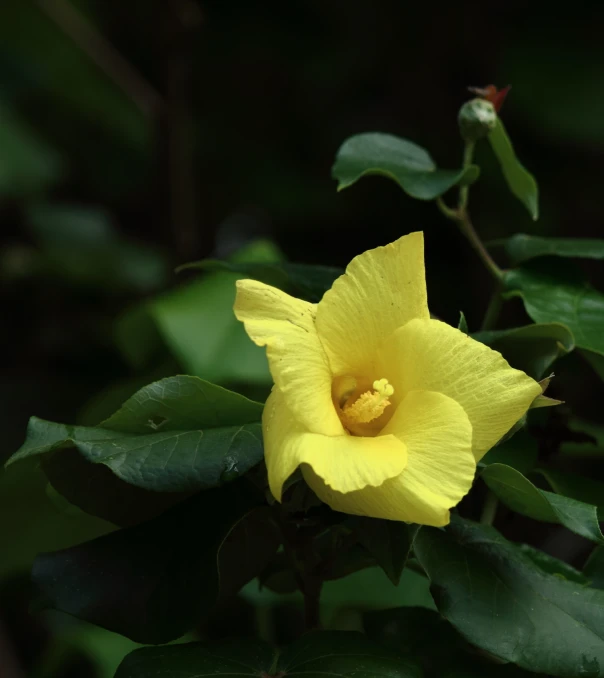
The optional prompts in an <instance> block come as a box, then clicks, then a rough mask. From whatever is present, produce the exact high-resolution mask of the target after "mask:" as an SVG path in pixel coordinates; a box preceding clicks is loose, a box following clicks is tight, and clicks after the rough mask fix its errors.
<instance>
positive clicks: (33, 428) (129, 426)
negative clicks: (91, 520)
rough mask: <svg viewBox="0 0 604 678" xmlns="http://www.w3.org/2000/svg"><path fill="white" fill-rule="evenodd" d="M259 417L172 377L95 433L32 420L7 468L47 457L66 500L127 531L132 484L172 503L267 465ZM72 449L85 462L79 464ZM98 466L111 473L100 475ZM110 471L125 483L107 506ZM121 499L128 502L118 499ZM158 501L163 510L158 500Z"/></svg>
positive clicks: (235, 399)
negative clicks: (260, 464) (126, 508)
mask: <svg viewBox="0 0 604 678" xmlns="http://www.w3.org/2000/svg"><path fill="white" fill-rule="evenodd" d="M261 415H262V405H260V404H259V403H255V402H252V401H251V400H248V399H247V398H244V397H243V396H241V395H239V394H237V393H233V392H231V391H227V390H226V389H223V388H221V387H220V386H216V385H214V384H209V383H207V382H204V381H202V380H201V379H198V378H197V377H186V376H181V377H169V378H167V379H162V380H160V381H157V382H155V383H153V384H150V385H149V386H145V387H144V388H142V389H141V390H140V391H138V392H137V393H135V394H134V395H133V396H132V397H131V398H130V399H129V400H127V401H126V403H125V404H124V405H123V406H122V407H121V409H119V410H118V411H117V412H116V413H115V414H113V415H112V416H111V417H109V419H107V420H105V421H104V422H103V423H102V424H101V425H99V426H97V427H86V426H65V425H63V424H55V423H52V422H46V421H43V420H41V419H37V418H36V417H32V419H31V420H30V423H29V426H28V432H27V439H26V441H25V443H24V444H23V446H22V447H21V449H20V450H19V451H17V452H16V453H15V454H14V455H13V456H12V457H11V458H10V459H9V461H8V462H7V463H9V464H11V463H14V462H17V461H19V460H22V459H28V458H32V457H40V456H42V458H43V466H44V468H45V471H46V472H47V475H48V476H49V478H50V479H51V482H53V484H55V487H57V489H58V490H59V491H60V492H61V493H62V494H64V496H66V498H67V499H69V500H70V501H72V502H73V503H75V504H76V505H78V506H80V507H81V508H83V509H84V510H86V511H90V512H92V513H94V514H95V515H99V516H101V517H106V518H109V519H111V520H116V518H117V520H116V522H118V524H123V521H124V520H128V516H127V514H126V513H125V512H124V511H122V504H123V503H124V502H125V503H127V504H130V505H132V503H133V502H132V501H130V502H128V497H132V494H131V492H130V489H129V487H128V486H129V485H132V486H134V487H135V488H140V489H142V490H151V491H153V492H154V493H158V492H161V493H171V494H172V495H173V496H172V497H168V500H169V502H170V503H173V502H174V500H175V498H178V493H190V492H192V491H195V490H200V489H207V488H211V487H216V486H218V485H221V484H223V483H226V482H230V481H232V480H235V479H236V478H238V477H239V476H241V475H243V474H245V473H246V472H247V471H248V470H249V469H250V468H252V467H253V466H255V465H256V464H257V463H258V462H259V461H261V460H262V456H263V448H262V432H261V425H260V423H259V421H260V417H261ZM70 447H72V448H75V450H77V452H78V453H79V455H78V456H79V457H80V459H78V458H77V457H76V459H75V461H74V457H73V455H69V449H66V448H70ZM66 453H67V455H66ZM82 459H83V460H84V463H81V462H82ZM78 461H79V462H80V464H79V465H78ZM99 466H102V467H106V468H103V469H102V470H100V472H99V471H97V470H96V467H99ZM107 469H109V470H110V471H111V472H112V473H113V474H114V475H115V476H117V478H118V480H120V481H122V483H123V484H120V485H117V486H116V485H113V489H114V490H115V494H114V496H112V497H111V502H110V504H109V505H108V504H107V498H108V497H107V494H108V493H107V487H105V483H104V479H106V478H107V475H108V474H107ZM66 471H67V474H66ZM99 474H100V475H99ZM55 481H57V482H55ZM125 484H127V485H125ZM93 490H94V491H93ZM109 494H111V493H109ZM120 494H124V495H125V497H124V501H119V500H118V499H119V497H120ZM180 498H182V496H180ZM158 501H159V503H160V504H162V503H163V499H162V497H161V496H160V497H158ZM112 507H113V508H112ZM163 508H165V505H162V509H163ZM108 509H109V510H112V511H113V513H112V514H111V517H109V516H107V514H106V513H105V511H106V510H108Z"/></svg>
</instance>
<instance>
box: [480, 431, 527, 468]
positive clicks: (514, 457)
mask: <svg viewBox="0 0 604 678" xmlns="http://www.w3.org/2000/svg"><path fill="white" fill-rule="evenodd" d="M538 456H539V451H538V449H537V442H536V441H535V439H534V438H532V437H531V436H530V435H529V434H528V433H527V432H526V431H518V432H517V433H516V434H515V435H514V436H513V438H509V439H508V440H506V441H505V442H502V443H501V444H498V445H496V446H495V447H492V448H491V449H490V450H489V451H488V452H487V453H486V455H485V456H484V457H483V458H482V459H481V463H483V464H486V465H488V464H505V465H506V466H511V467H512V468H515V469H516V470H517V471H520V473H528V472H529V471H532V470H533V469H534V468H535V466H536V464H537V458H538Z"/></svg>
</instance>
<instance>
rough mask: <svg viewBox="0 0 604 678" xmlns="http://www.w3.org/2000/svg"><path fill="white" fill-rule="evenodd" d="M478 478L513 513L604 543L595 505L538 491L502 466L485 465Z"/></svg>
mask: <svg viewBox="0 0 604 678" xmlns="http://www.w3.org/2000/svg"><path fill="white" fill-rule="evenodd" d="M481 477H482V479H483V480H484V481H485V482H486V484H487V485H488V486H489V488H490V489H491V490H492V491H493V492H494V493H495V494H496V495H497V496H498V497H499V499H501V501H502V502H503V503H504V504H505V505H506V506H508V507H509V508H511V509H512V510H513V511H516V512H517V513H521V514H522V515H524V516H528V517H529V518H533V519H535V520H542V521H544V522H547V523H558V524H560V525H564V527H566V528H568V529H569V530H571V531H572V532H575V533H576V534H579V535H581V536H582V537H585V538H586V539H591V540H592V541H595V542H599V543H604V536H603V535H602V532H601V531H600V526H599V524H598V514H597V509H596V507H595V506H592V505H590V504H585V503H583V502H580V501H576V500H574V499H569V498H568V497H564V496H561V495H558V494H553V493H552V492H546V491H544V490H539V489H538V488H537V487H535V486H534V485H533V483H531V481H530V480H528V478H525V477H524V476H523V475H522V473H520V472H519V471H516V470H515V469H513V468H511V467H510V466H505V465H504V464H491V465H490V466H487V467H486V468H485V469H484V471H483V472H482V473H481Z"/></svg>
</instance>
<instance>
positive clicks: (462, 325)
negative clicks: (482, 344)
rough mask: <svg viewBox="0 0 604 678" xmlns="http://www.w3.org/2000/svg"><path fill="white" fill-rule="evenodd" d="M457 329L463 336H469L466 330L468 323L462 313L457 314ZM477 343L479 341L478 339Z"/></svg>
mask: <svg viewBox="0 0 604 678" xmlns="http://www.w3.org/2000/svg"><path fill="white" fill-rule="evenodd" d="M457 329H458V330H460V331H461V332H463V333H464V334H470V332H469V330H468V321H467V320H466V316H465V315H464V313H463V311H460V312H459V322H458V323H457ZM478 341H480V339H479V340H478Z"/></svg>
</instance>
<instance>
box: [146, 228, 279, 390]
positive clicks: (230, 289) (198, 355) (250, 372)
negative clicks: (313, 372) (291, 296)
mask: <svg viewBox="0 0 604 678" xmlns="http://www.w3.org/2000/svg"><path fill="white" fill-rule="evenodd" d="M279 258H280V255H279V253H278V251H277V250H276V248H275V246H274V245H273V244H272V243H270V242H267V241H262V240H260V241H256V242H253V243H251V244H250V245H248V246H247V247H246V248H244V249H242V250H240V251H239V252H237V253H236V255H234V256H233V259H232V261H233V263H234V264H238V263H244V262H248V263H249V262H256V263H261V264H270V263H271V262H275V261H279ZM242 277H243V276H242V275H240V274H235V273H231V272H226V271H223V272H216V273H212V274H210V275H207V276H205V277H204V278H203V279H199V280H193V281H191V282H189V283H186V284H184V285H182V286H180V287H178V288H176V289H173V290H170V292H167V293H166V294H163V295H162V296H160V297H159V298H157V299H155V300H154V301H152V302H150V303H149V304H148V306H147V309H148V312H149V314H150V316H151V317H152V319H153V322H154V323H155V324H156V326H157V328H158V330H159V333H160V334H161V336H162V337H163V340H164V341H165V343H166V344H167V346H168V347H169V348H170V350H171V351H172V353H173V354H174V356H175V357H176V358H177V359H178V361H179V362H180V363H181V365H182V366H183V368H184V370H185V371H186V372H187V374H193V375H196V376H198V377H201V378H203V379H207V380H208V381H213V382H220V383H223V384H224V383H233V382H237V383H246V384H250V383H251V384H264V385H267V386H268V385H269V384H270V383H271V381H272V380H271V375H270V372H269V369H268V362H267V359H266V351H265V350H264V348H262V347H261V346H256V344H254V342H253V341H251V340H250V338H249V337H248V336H247V334H246V332H245V329H244V327H243V324H242V323H240V322H239V321H238V320H237V318H235V314H234V313H233V303H234V301H235V292H236V288H235V282H236V281H237V280H239V279H240V278H242Z"/></svg>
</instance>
